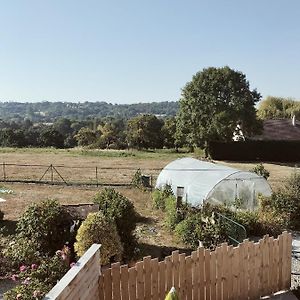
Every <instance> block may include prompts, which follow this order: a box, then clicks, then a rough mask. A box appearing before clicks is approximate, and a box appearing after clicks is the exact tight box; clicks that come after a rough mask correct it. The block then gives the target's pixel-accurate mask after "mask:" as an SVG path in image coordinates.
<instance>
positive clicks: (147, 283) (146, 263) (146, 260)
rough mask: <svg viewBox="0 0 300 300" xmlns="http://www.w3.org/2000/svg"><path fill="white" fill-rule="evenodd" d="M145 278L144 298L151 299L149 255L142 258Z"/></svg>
mask: <svg viewBox="0 0 300 300" xmlns="http://www.w3.org/2000/svg"><path fill="white" fill-rule="evenodd" d="M143 262H144V278H145V286H144V289H145V299H151V256H147V257H144V258H143Z"/></svg>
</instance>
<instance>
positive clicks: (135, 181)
mask: <svg viewBox="0 0 300 300" xmlns="http://www.w3.org/2000/svg"><path fill="white" fill-rule="evenodd" d="M131 184H132V185H133V186H134V187H136V188H141V187H143V179H142V172H141V169H137V171H136V172H135V173H134V175H133V177H132V180H131Z"/></svg>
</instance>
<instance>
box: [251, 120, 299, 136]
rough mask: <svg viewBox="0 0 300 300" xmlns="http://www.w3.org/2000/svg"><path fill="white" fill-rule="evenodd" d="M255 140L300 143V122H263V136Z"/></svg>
mask: <svg viewBox="0 0 300 300" xmlns="http://www.w3.org/2000/svg"><path fill="white" fill-rule="evenodd" d="M251 139H254V140H273V141H275V140H276V141H300V122H299V121H295V126H294V125H293V123H292V120H291V119H272V120H264V121H263V131H262V134H261V135H257V136H254V137H252V138H251Z"/></svg>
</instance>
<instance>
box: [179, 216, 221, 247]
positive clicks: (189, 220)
mask: <svg viewBox="0 0 300 300" xmlns="http://www.w3.org/2000/svg"><path fill="white" fill-rule="evenodd" d="M175 233H176V235H177V236H178V237H180V238H181V240H182V241H183V242H184V243H186V244H188V245H191V246H192V247H194V248H196V247H198V246H199V241H201V242H202V244H203V246H204V247H206V248H211V249H213V248H215V247H216V246H217V245H218V244H219V243H221V242H224V241H226V240H227V237H226V234H225V232H224V228H223V227H222V226H220V224H219V222H217V220H216V219H215V216H214V214H212V215H211V216H210V217H207V216H204V215H203V214H202V213H201V212H200V211H199V212H197V213H192V214H190V215H189V216H187V217H186V218H185V219H184V220H183V221H181V222H180V223H179V224H178V225H177V226H176V228H175Z"/></svg>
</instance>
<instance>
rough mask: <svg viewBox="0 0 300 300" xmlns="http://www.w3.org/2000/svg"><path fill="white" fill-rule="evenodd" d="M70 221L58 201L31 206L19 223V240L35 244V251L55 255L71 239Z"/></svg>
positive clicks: (48, 201)
mask: <svg viewBox="0 0 300 300" xmlns="http://www.w3.org/2000/svg"><path fill="white" fill-rule="evenodd" d="M69 225H70V224H69V221H68V219H67V218H66V213H65V211H64V210H63V209H62V207H61V205H60V204H59V203H58V201H56V200H45V201H42V202H39V203H33V204H31V205H30V206H29V207H28V208H27V209H26V211H25V212H24V213H23V215H22V216H21V218H20V219H19V221H18V223H17V233H18V237H19V238H24V239H28V240H30V241H31V242H32V243H35V247H34V249H36V250H37V251H40V252H41V253H43V254H53V253H54V252H55V251H56V250H57V249H60V248H62V247H63V245H64V244H65V243H66V242H67V241H68V239H69V238H70V231H69V228H70V227H69Z"/></svg>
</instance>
